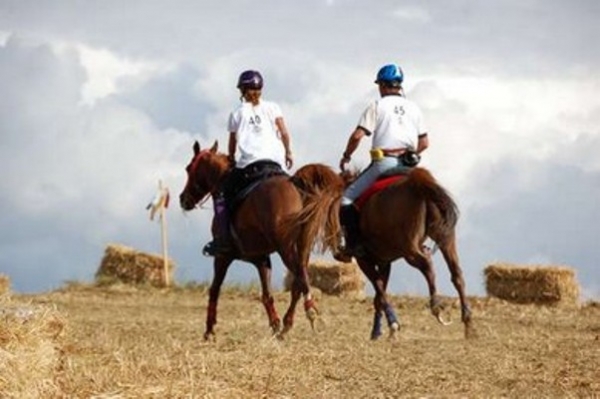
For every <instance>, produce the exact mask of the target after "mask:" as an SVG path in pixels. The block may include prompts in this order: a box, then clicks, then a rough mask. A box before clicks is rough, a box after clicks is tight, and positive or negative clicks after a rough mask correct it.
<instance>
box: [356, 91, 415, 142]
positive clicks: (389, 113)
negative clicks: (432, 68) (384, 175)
mask: <svg viewBox="0 0 600 399" xmlns="http://www.w3.org/2000/svg"><path fill="white" fill-rule="evenodd" d="M358 126H359V127H361V128H363V129H364V130H365V131H366V132H367V135H369V136H370V135H373V143H372V148H384V149H398V148H411V149H413V150H416V149H417V144H418V141H419V136H420V135H423V134H426V133H427V129H426V127H425V124H424V122H423V115H422V113H421V110H420V109H419V107H418V106H417V105H416V104H415V103H413V102H412V101H410V100H407V99H406V98H404V97H402V96H400V95H387V96H384V97H382V98H380V99H378V100H375V101H373V102H371V104H369V106H368V107H367V109H365V111H364V112H363V114H362V115H361V117H360V119H359V121H358Z"/></svg>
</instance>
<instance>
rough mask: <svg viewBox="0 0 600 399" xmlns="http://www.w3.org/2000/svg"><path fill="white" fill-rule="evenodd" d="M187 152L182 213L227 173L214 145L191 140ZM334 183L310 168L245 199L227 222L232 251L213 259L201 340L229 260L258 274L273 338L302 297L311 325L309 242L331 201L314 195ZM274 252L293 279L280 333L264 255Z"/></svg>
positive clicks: (212, 320)
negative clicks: (249, 265)
mask: <svg viewBox="0 0 600 399" xmlns="http://www.w3.org/2000/svg"><path fill="white" fill-rule="evenodd" d="M193 150H194V155H193V157H192V160H191V162H190V163H189V165H188V166H187V168H186V171H187V176H188V179H187V183H186V185H185V187H184V189H183V191H182V193H181V194H180V196H179V200H180V205H181V207H182V208H183V210H185V211H190V210H192V209H194V208H195V207H196V206H197V205H198V204H199V203H202V202H203V201H204V200H206V199H207V198H208V196H209V195H211V194H214V193H216V192H217V191H218V190H219V189H220V183H221V182H222V179H223V178H224V176H225V175H226V174H227V173H228V171H229V169H230V168H231V165H230V163H229V161H228V159H227V156H226V155H225V154H223V153H219V152H218V143H217V142H216V141H215V143H214V145H213V146H212V147H211V148H207V149H203V150H201V149H200V145H199V144H198V142H197V141H196V142H195V143H194V145H193ZM337 181H338V177H337V174H336V173H335V172H334V171H333V170H332V169H331V168H329V167H328V166H325V165H320V164H312V165H307V166H305V167H303V168H301V169H299V170H298V171H297V172H296V174H295V175H294V176H293V177H289V176H287V175H276V176H272V177H268V178H266V179H265V180H263V181H262V182H261V183H260V184H259V185H258V186H257V187H256V188H255V189H253V190H252V191H251V192H250V193H249V194H248V196H247V197H246V198H245V199H244V200H243V202H242V203H241V204H240V205H239V207H238V208H237V210H236V211H235V215H233V219H232V221H231V222H232V227H233V234H232V235H233V240H234V242H235V246H236V249H237V250H236V251H234V252H233V253H231V254H227V255H217V256H216V257H215V259H214V275H213V280H212V283H211V286H210V290H209V299H208V312H207V317H206V331H205V333H204V338H205V339H209V338H211V337H214V336H215V332H214V326H215V324H216V323H217V302H218V299H219V293H220V289H221V285H222V283H223V280H224V279H225V276H226V274H227V270H228V268H229V266H230V265H231V263H232V262H233V261H234V260H235V259H240V260H244V261H247V262H250V263H252V264H253V265H254V266H256V268H257V269H258V273H259V276H260V283H261V288H262V303H263V305H264V307H265V310H266V312H267V316H268V319H269V325H270V327H271V329H272V331H273V333H274V334H278V336H279V337H280V338H283V336H284V335H285V334H286V333H287V332H288V331H289V330H290V329H291V328H292V325H293V322H294V312H295V308H296V304H297V302H298V300H299V299H300V297H301V296H302V295H304V308H305V311H306V315H307V317H308V319H309V320H310V322H311V325H313V326H314V321H315V319H316V317H317V315H318V310H317V307H316V305H315V303H314V301H313V299H312V297H311V293H310V288H309V284H308V275H307V270H306V268H307V265H308V259H309V255H310V251H311V249H312V246H313V243H314V237H319V236H323V234H322V233H320V226H324V225H326V224H327V223H326V219H327V218H330V217H331V216H330V215H331V214H332V212H334V211H333V210H332V208H333V207H332V203H331V201H332V199H330V202H329V203H328V202H327V200H321V199H320V198H319V196H320V195H321V194H322V193H324V192H325V191H324V188H325V187H328V186H331V185H332V184H335V183H336V182H337ZM305 207H307V208H306V209H307V210H306V211H305V212H304V213H303V218H302V220H296V221H295V222H294V223H290V222H289V221H290V220H292V219H294V217H295V215H297V214H298V213H299V212H300V211H301V210H303V209H304V208H305ZM294 220H295V219H294ZM274 252H277V253H278V254H279V256H280V257H281V260H282V261H283V263H284V265H285V266H286V267H287V268H288V270H289V271H290V273H291V274H292V275H293V276H294V283H293V284H292V289H291V301H290V305H289V308H288V310H287V312H286V313H285V315H284V318H283V329H281V322H280V319H279V316H278V314H277V311H276V310H275V306H274V299H273V295H272V294H271V260H270V254H272V253H274Z"/></svg>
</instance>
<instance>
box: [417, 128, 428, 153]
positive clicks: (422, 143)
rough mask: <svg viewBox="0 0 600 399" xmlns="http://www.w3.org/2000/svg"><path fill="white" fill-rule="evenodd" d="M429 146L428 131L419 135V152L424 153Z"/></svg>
mask: <svg viewBox="0 0 600 399" xmlns="http://www.w3.org/2000/svg"><path fill="white" fill-rule="evenodd" d="M427 147H429V138H428V137H427V133H423V134H420V135H419V142H418V143H417V154H420V153H422V152H423V151H425V150H426V149H427Z"/></svg>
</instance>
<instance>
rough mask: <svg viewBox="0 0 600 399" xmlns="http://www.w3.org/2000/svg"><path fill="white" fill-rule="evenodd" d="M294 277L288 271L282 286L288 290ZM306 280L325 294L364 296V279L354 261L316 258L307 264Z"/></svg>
mask: <svg viewBox="0 0 600 399" xmlns="http://www.w3.org/2000/svg"><path fill="white" fill-rule="evenodd" d="M293 281H294V278H293V276H292V274H290V273H289V271H288V273H287V274H286V276H285V279H284V281H283V288H284V290H286V291H289V290H290V289H291V287H292V282H293ZM308 281H309V284H310V285H311V287H315V288H318V289H319V290H321V291H322V292H323V293H324V294H327V295H343V296H356V297H361V298H362V297H364V296H365V280H364V278H363V275H362V272H361V271H360V269H359V267H358V265H357V264H356V263H353V262H351V263H340V262H328V261H325V260H316V261H313V262H311V263H309V264H308Z"/></svg>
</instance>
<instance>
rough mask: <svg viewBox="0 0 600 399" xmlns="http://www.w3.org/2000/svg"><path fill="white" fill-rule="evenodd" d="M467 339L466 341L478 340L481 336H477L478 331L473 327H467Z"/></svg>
mask: <svg viewBox="0 0 600 399" xmlns="http://www.w3.org/2000/svg"><path fill="white" fill-rule="evenodd" d="M465 338H466V339H476V338H479V335H478V334H477V331H475V329H473V327H472V326H470V325H466V326H465Z"/></svg>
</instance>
